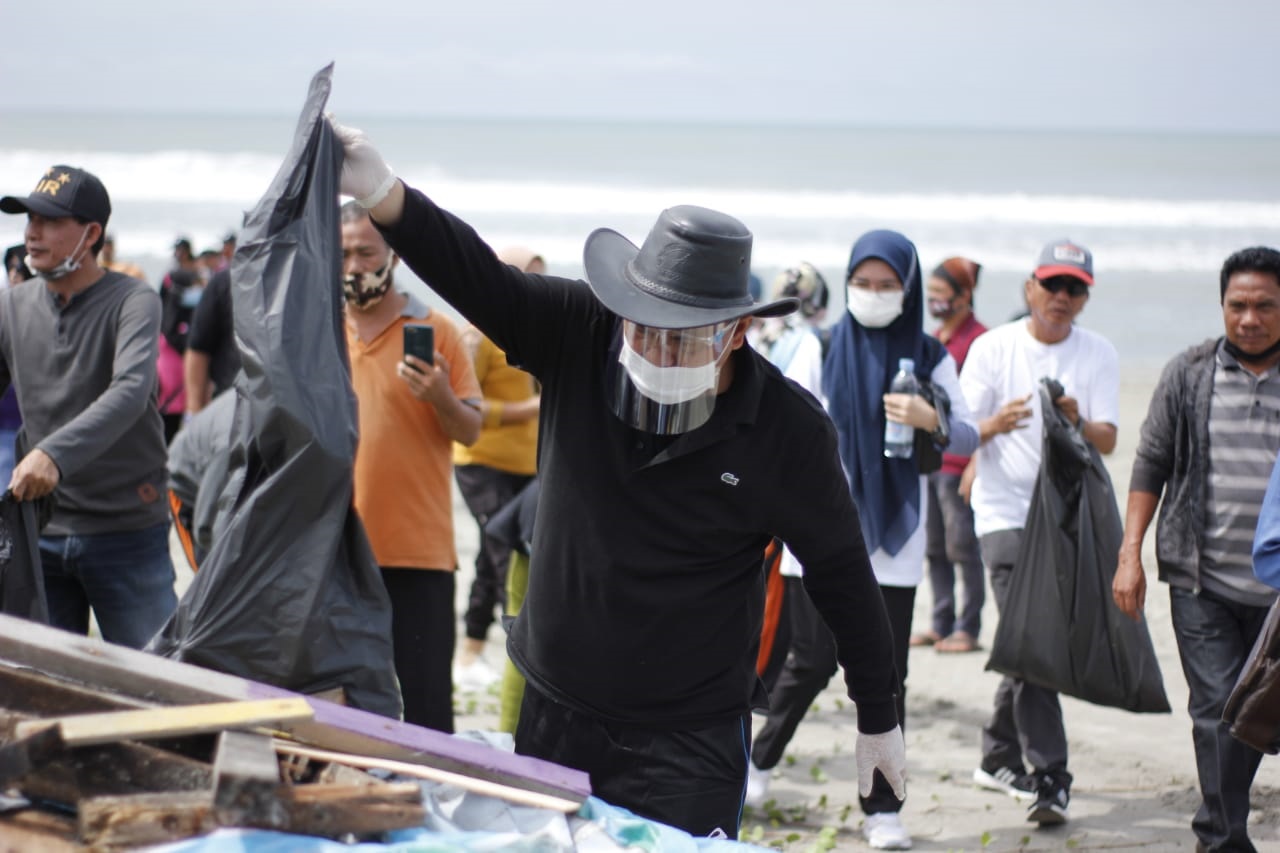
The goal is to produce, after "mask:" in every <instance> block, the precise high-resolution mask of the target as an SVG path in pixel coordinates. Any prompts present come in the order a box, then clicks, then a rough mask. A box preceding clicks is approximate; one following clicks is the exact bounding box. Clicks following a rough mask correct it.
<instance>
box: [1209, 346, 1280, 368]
mask: <svg viewBox="0 0 1280 853" xmlns="http://www.w3.org/2000/svg"><path fill="white" fill-rule="evenodd" d="M1222 349H1223V350H1224V351H1225V352H1226V353H1227V355H1229V356H1231V357H1232V358H1234V359H1235V360H1236V361H1243V362H1244V363H1246V364H1258V363H1260V362H1263V361H1266V360H1268V359H1269V358H1271V357H1272V356H1274V355H1276V354H1277V353H1280V341H1276V342H1275V343H1274V344H1272V345H1271V346H1269V347H1267V348H1266V349H1264V350H1263V351H1262V352H1258V353H1251V352H1245V351H1244V350H1242V349H1240V347H1238V346H1236V345H1235V344H1233V343H1231V341H1223V342H1222Z"/></svg>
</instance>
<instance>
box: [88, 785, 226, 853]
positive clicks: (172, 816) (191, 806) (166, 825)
mask: <svg viewBox="0 0 1280 853" xmlns="http://www.w3.org/2000/svg"><path fill="white" fill-rule="evenodd" d="M77 825H78V829H79V832H80V839H81V840H82V841H84V842H85V843H86V844H89V845H91V846H93V847H138V846H141V845H143V844H160V843H163V842H165V841H178V840H180V839H183V838H190V837H191V836H193V835H204V834H205V833H208V832H213V830H215V829H217V828H218V822H217V820H215V819H214V815H213V798H212V797H211V796H210V794H209V792H208V791H182V792H180V793H171V794H131V795H125V796H120V797H90V798H89V799H86V800H82V801H81V802H80V809H79V818H78V821H77Z"/></svg>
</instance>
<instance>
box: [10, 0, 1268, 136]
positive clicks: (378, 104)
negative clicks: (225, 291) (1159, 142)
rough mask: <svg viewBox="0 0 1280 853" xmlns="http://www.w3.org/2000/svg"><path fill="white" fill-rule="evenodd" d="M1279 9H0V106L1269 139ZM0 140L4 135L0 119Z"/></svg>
mask: <svg viewBox="0 0 1280 853" xmlns="http://www.w3.org/2000/svg"><path fill="white" fill-rule="evenodd" d="M1278 25H1280V2H1277V0H1164V1H1163V2H1161V0H1136V2H1135V0H1058V2H1046V0H879V2H863V0H829V2H812V0H738V2H723V0H641V2H631V3H622V2H608V0H590V1H589V0H545V2H536V0H498V1H497V2H486V0H454V1H453V2H449V3H446V2H442V0H398V2H397V0H356V2H343V3H338V2H334V1H333V0H311V1H310V2H306V3H303V2H288V3H285V2H272V0H218V2H209V3H192V2H185V0H167V2H152V0H114V2H103V1H102V0H61V2H58V3H54V4H50V3H40V2H35V0H10V1H9V2H7V3H5V5H4V15H3V30H2V32H3V36H4V41H3V47H0V112H3V111H6V110H10V111H12V110H18V109H29V108H39V109H48V110H75V111H82V110H86V109H92V108H95V107H101V108H103V109H105V110H108V111H111V112H183V111H199V112H212V113H228V114H233V113H245V112H252V113H271V114H276V113H278V114H284V115H288V114H292V112H293V111H294V110H296V109H297V104H298V103H299V100H300V97H301V95H302V94H303V93H304V92H305V90H306V85H307V81H308V80H309V78H310V76H311V74H312V73H313V72H314V71H316V70H317V69H318V68H320V67H321V66H323V65H324V64H326V63H327V62H329V61H330V60H334V61H336V63H337V66H336V69H335V75H334V92H333V97H332V99H331V101H330V104H331V105H332V106H333V108H334V109H335V110H336V111H338V112H339V114H342V113H344V112H345V113H346V114H357V113H359V114H369V113H374V114H396V115H413V116H444V117H454V116H483V117H509V116H537V117H551V118H555V117H571V118H588V119H590V118H600V119H616V118H635V119H642V120H652V119H671V120H688V119H705V120H708V121H733V122H757V121H763V122H821V123H841V124H862V125H881V126H884V125H888V126H964V127H997V128H1008V127H1030V128H1046V127H1078V128H1088V129H1096V128H1105V129H1143V130H1148V129H1149V130H1168V129H1177V130H1210V131H1226V132H1267V133H1275V132H1280V108H1278V104H1280V98H1278V97H1277V92H1280V71H1278V69H1280V57H1278V56H1277V49H1276V46H1275V45H1276V33H1277V31H1278V29H1280V28H1278ZM0 130H2V128H0Z"/></svg>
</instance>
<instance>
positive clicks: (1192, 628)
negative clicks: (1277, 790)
mask: <svg viewBox="0 0 1280 853" xmlns="http://www.w3.org/2000/svg"><path fill="white" fill-rule="evenodd" d="M1169 604H1170V615H1171V616H1172V617H1173V633H1174V636H1176V637H1177V639H1178V655H1179V657H1181V658H1182V672H1183V674H1185V675H1186V677H1187V688H1188V692H1189V696H1188V699H1187V711H1188V713H1190V715H1191V743H1192V745H1193V746H1194V747H1195V753H1196V770H1197V771H1198V772H1199V775H1200V796H1201V798H1202V799H1201V802H1200V808H1199V810H1197V811H1196V815H1195V817H1194V818H1193V819H1192V821H1191V829H1192V831H1193V832H1195V834H1196V838H1198V839H1199V841H1200V843H1201V844H1202V845H1203V846H1204V849H1206V850H1233V851H1239V850H1243V851H1251V850H1253V849H1254V847H1253V842H1251V841H1250V840H1249V830H1248V821H1249V788H1250V787H1251V786H1252V785H1253V777H1254V774H1255V773H1257V771H1258V763H1259V762H1260V761H1261V760H1262V753H1261V752H1258V751H1257V750H1256V749H1254V748H1253V747H1251V746H1246V745H1245V744H1243V743H1241V742H1240V741H1238V740H1236V739H1235V738H1233V737H1232V736H1231V734H1230V732H1229V731H1228V730H1227V726H1225V725H1224V724H1223V722H1222V709H1223V707H1225V706H1226V704H1227V697H1228V696H1230V695H1231V688H1232V687H1233V686H1235V683H1236V679H1237V678H1239V677H1240V670H1241V668H1242V667H1243V666H1244V662H1245V659H1246V658H1247V657H1248V656H1249V652H1250V650H1252V649H1253V644H1254V642H1255V641H1256V640H1257V639H1258V634H1259V633H1260V632H1261V631H1262V626H1263V623H1264V622H1266V619H1267V608H1265V607H1251V606H1249V605H1247V604H1237V603H1235V602H1232V601H1227V600H1226V599H1222V598H1218V597H1217V596H1215V595H1213V594H1211V593H1208V592H1204V591H1201V593H1200V594H1199V595H1196V594H1195V593H1193V592H1192V591H1191V590H1189V589H1180V588H1179V587H1175V586H1171V587H1169Z"/></svg>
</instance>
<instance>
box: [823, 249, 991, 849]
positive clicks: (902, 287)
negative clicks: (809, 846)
mask: <svg viewBox="0 0 1280 853" xmlns="http://www.w3.org/2000/svg"><path fill="white" fill-rule="evenodd" d="M845 284H846V291H847V300H846V307H847V309H848V312H847V314H846V315H845V316H844V317H842V318H841V320H840V322H839V323H837V324H836V326H835V328H834V330H833V331H832V335H831V348H830V351H829V352H828V353H827V358H826V361H825V362H824V364H823V377H822V390H823V393H824V395H825V396H826V398H827V411H828V412H829V413H830V415H831V419H832V420H833V421H834V422H835V425H836V431H837V433H838V435H839V446H840V459H841V461H842V462H843V463H844V468H845V473H846V475H847V476H848V478H849V489H850V491H851V492H852V493H853V500H854V503H855V504H856V505H857V507H858V514H859V518H860V520H861V523H862V536H863V539H864V540H865V541H866V544H867V552H868V553H869V554H870V555H871V566H872V568H873V569H874V570H875V573H876V579H877V580H878V581H879V583H880V591H881V592H882V593H883V595H884V601H885V607H886V609H887V610H888V613H889V624H890V626H891V627H892V629H893V641H894V658H895V663H896V664H897V669H898V677H899V691H898V716H899V719H900V720H901V721H902V722H903V723H904V726H905V722H906V711H905V701H904V700H905V695H906V687H905V682H906V677H907V651H908V638H909V637H910V636H911V615H912V611H913V610H914V608H915V595H916V586H917V585H918V584H919V583H920V581H921V579H922V578H923V576H924V562H925V544H926V538H927V537H926V526H925V512H926V509H927V501H925V500H924V496H925V495H926V494H927V492H926V486H925V479H924V475H923V474H921V473H920V470H919V467H918V461H917V460H916V459H915V458H914V456H913V457H908V458H905V459H904V458H887V457H886V456H885V446H884V434H885V422H886V420H892V421H895V422H898V423H905V424H908V425H910V426H912V427H913V428H915V429H917V430H923V431H924V432H926V433H931V434H932V435H933V437H934V442H935V445H939V446H946V447H947V449H948V451H949V452H951V453H961V454H968V453H972V452H973V451H974V450H976V449H977V447H978V432H977V429H976V428H975V427H974V424H973V419H972V417H971V416H970V414H969V411H968V408H967V406H966V405H965V402H964V396H963V395H962V394H961V393H960V384H959V381H958V380H957V378H956V365H955V361H954V360H953V359H952V357H951V356H950V355H949V354H948V353H947V351H946V348H945V347H943V346H942V344H941V343H939V342H938V341H937V340H935V339H934V338H933V337H932V336H929V335H926V334H925V332H924V313H923V303H924V293H923V286H922V280H921V275H920V261H919V258H918V257H917V256H916V247H915V246H914V245H912V243H911V241H910V240H908V239H907V238H906V237H904V236H903V235H901V234H899V233H898V232H896V231H870V232H868V233H866V234H864V235H862V236H861V237H859V238H858V240H857V242H855V243H854V244H853V250H852V251H851V252H850V255H849V264H848V267H847V269H846V280H845ZM902 358H910V359H912V360H913V361H914V363H915V374H916V378H917V380H918V381H920V382H929V383H932V384H933V385H934V386H935V387H936V388H940V389H941V390H942V391H944V392H946V394H947V396H948V397H949V398H950V403H951V412H950V416H949V417H947V419H946V420H947V422H946V424H942V423H940V420H939V412H938V411H936V410H935V409H934V407H933V406H931V405H929V403H927V402H926V401H925V399H924V398H923V397H921V396H919V395H907V394H889V393H887V392H888V390H889V383H890V381H891V380H892V378H893V375H894V374H895V373H896V372H897V371H898V360H899V359H902ZM948 436H949V444H948ZM832 671H833V672H834V667H833V668H832ZM860 803H861V805H862V810H863V812H864V813H865V814H866V815H867V818H866V820H865V821H864V822H863V832H864V834H865V835H866V836H867V840H868V842H869V843H870V844H871V846H872V847H876V848H880V849H905V848H906V847H909V846H910V844H911V838H910V836H909V835H908V834H907V832H906V830H905V829H904V828H903V827H902V823H901V821H900V820H899V818H898V814H897V813H898V812H899V811H900V810H901V808H902V802H901V801H900V800H898V799H897V798H896V797H894V795H893V791H892V790H891V789H890V787H889V785H888V783H886V782H885V781H884V779H883V778H881V777H878V776H877V777H876V781H875V785H874V786H873V787H872V791H871V795H870V796H869V797H861V798H860Z"/></svg>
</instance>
